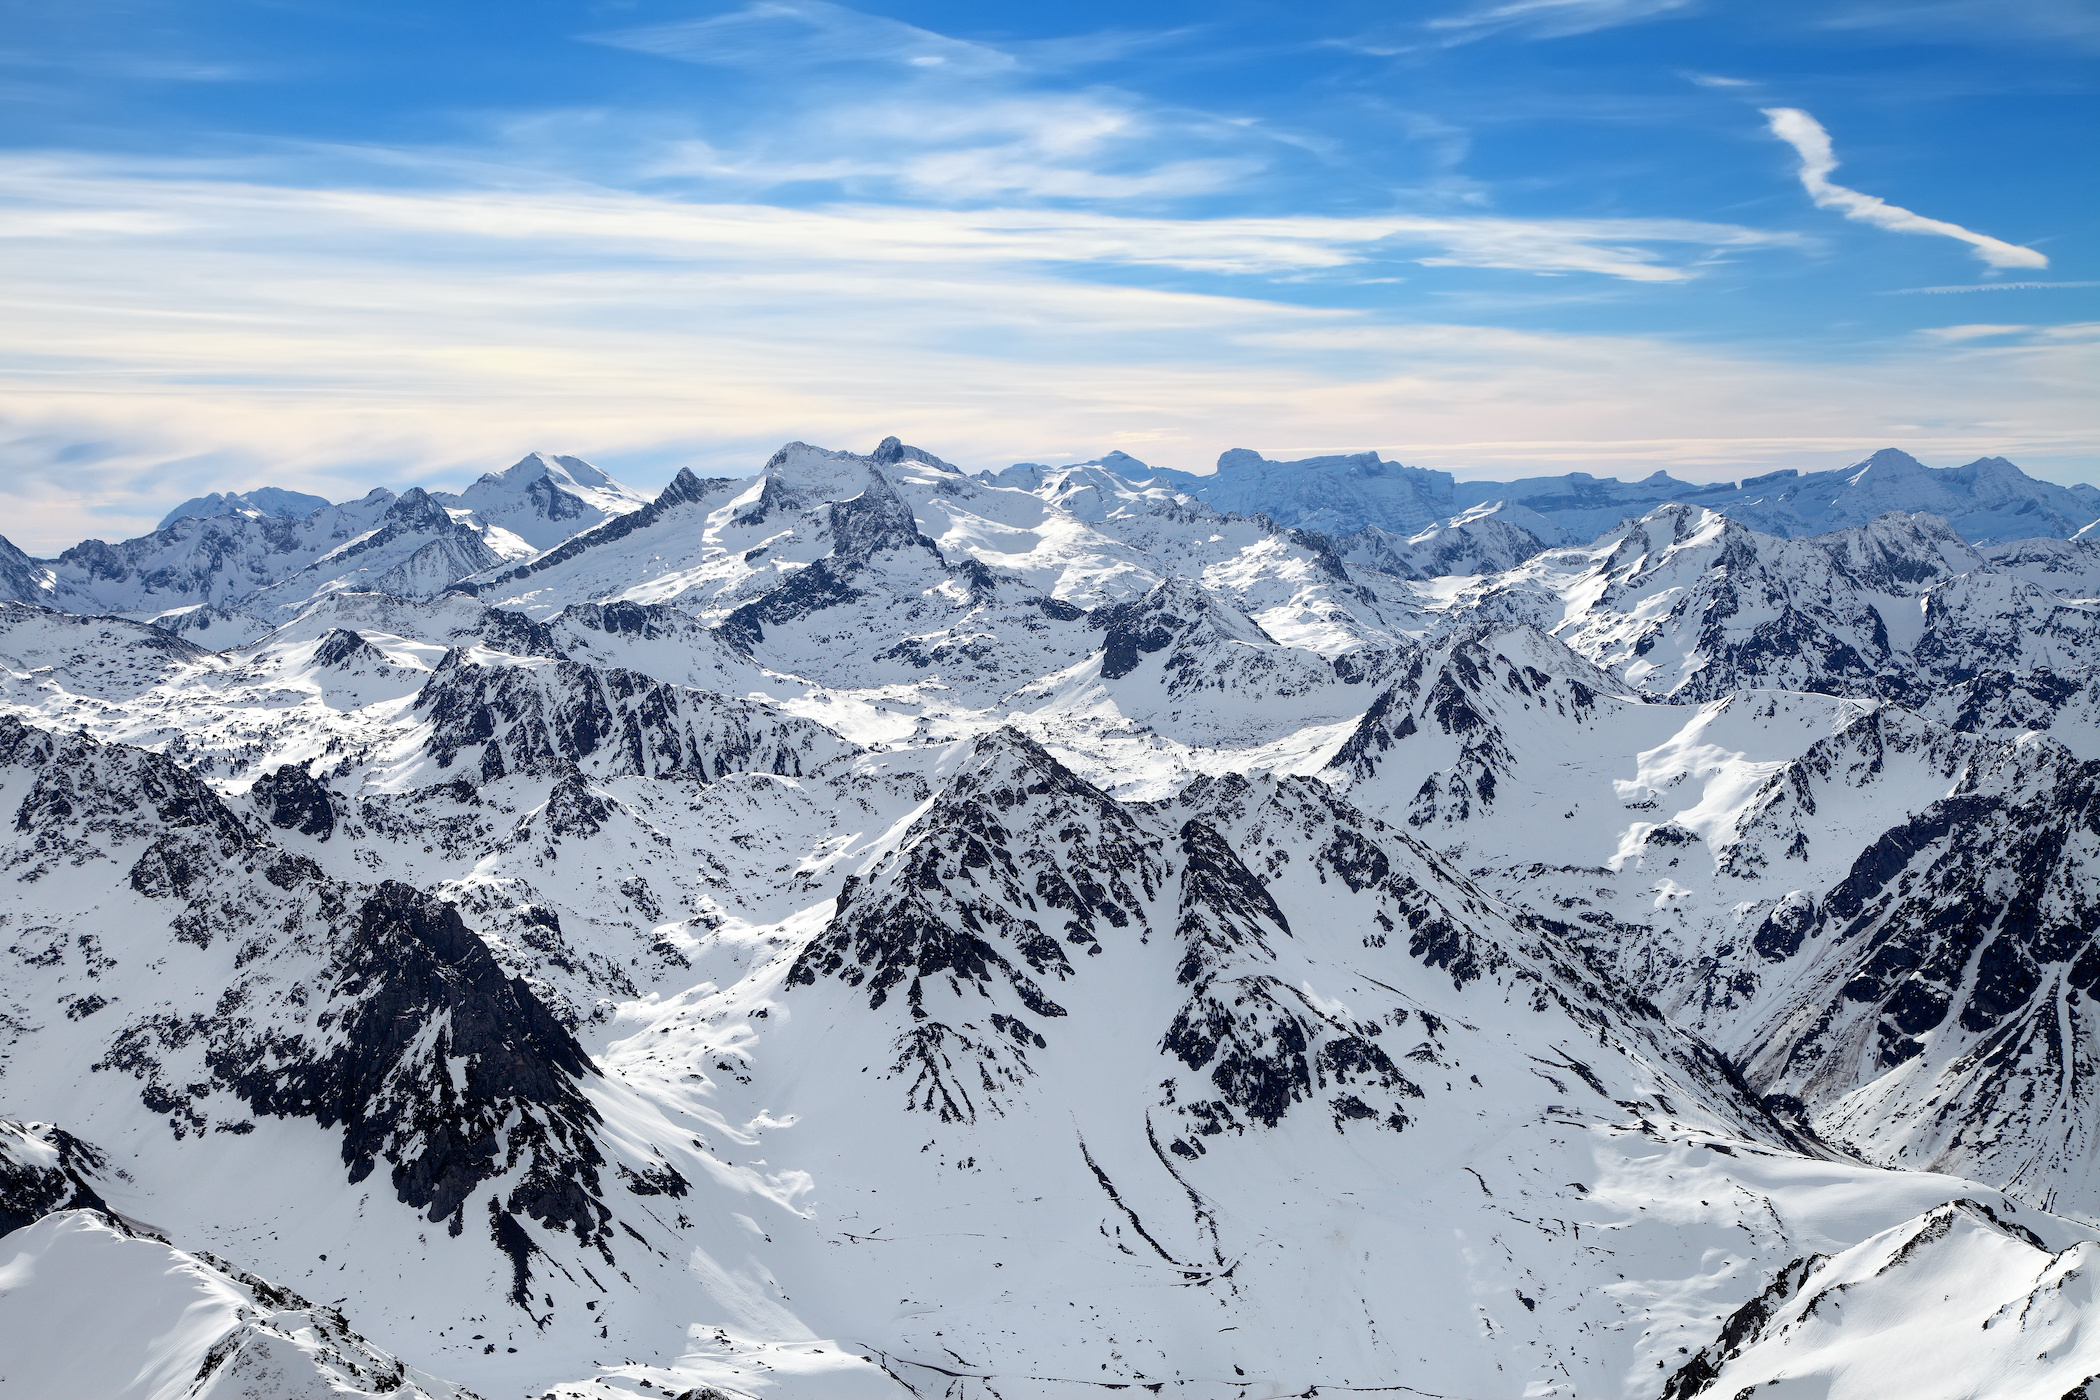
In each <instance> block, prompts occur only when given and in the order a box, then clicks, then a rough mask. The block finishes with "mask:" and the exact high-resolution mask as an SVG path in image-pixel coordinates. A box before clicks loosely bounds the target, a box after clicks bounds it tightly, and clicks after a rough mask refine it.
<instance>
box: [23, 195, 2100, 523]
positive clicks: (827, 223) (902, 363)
mask: <svg viewBox="0 0 2100 1400" xmlns="http://www.w3.org/2000/svg"><path fill="white" fill-rule="evenodd" d="M0 211H4V213H5V215H6V217H4V218H0V235H4V236H0V260H4V262H5V265H6V266H7V267H8V269H9V272H10V276H9V277H8V278H6V279H4V280H0V460H5V461H7V462H8V463H9V470H8V471H7V472H6V473H0V521H4V522H5V524H4V527H0V528H4V533H6V534H7V535H8V536H9V537H11V538H13V539H14V540H15V541H16V542H17V543H18V544H21V545H23V546H24V547H26V548H31V549H36V550H43V551H49V550H53V549H56V548H60V547H63V546H64V545H66V544H68V543H71V542H72V541H74V540H77V539H79V538H82V537H83V536H88V535H98V536H101V537H103V538H121V537H123V536H124V535H126V534H130V533H136V532H138V531H139V530H142V529H145V528H149V527H150V525H151V523H152V521H153V520H154V519H155V518H157V517H158V515H159V514H160V513H161V512H162V511H164V510H165V509H166V508H167V505H168V504H169V503H170V502H172V501H174V500H179V499H181V498H183V497H184V496H189V495H194V494H198V493H200V492H201V491H204V490H213V489H226V488H229V487H232V488H238V487H244V486H253V485H261V484H277V485H283V486H290V487H300V488H305V489H312V490H317V491H320V492H322V493H323V494H328V495H331V496H334V497H338V498H340V497H343V496H347V495H351V494H357V493H361V492H362V491H363V490H364V489H365V488H366V487H368V486H370V485H372V484H374V483H375V482H384V483H386V484H390V485H393V486H395V487H397V488H398V487H402V486H406V485H409V484H413V483H415V482H418V481H422V482H428V483H430V484H439V483H447V482H449V483H454V484H457V483H459V482H462V481H464V480H468V479H471V478H472V476H473V475H475V474H477V473H479V472H480V471H483V470H487V469H489V468H491V467H500V466H502V465H504V464H505V463H506V462H508V461H511V460H515V458H516V457H517V456H519V455H520V454H522V453H523V452H525V451H527V450H529V449H533V448H552V449H558V450H563V451H578V452H581V453H583V454H584V455H586V456H591V457H595V458H599V459H601V460H603V461H605V463H606V464H607V465H608V466H609V467H610V468H611V469H613V470H614V471H615V472H617V473H620V474H623V475H626V476H628V477H629V479H631V480H633V481H634V482H635V483H636V484H637V485H641V486H645V487H646V486H650V485H653V484H655V483H657V482H661V481H662V480H663V479H665V477H667V476H668V474H669V472H670V470H671V469H673V468H674V467H675V466H677V465H681V464H687V463H689V464H691V465H693V466H695V467H696V468H699V469H702V470H706V471H716V472H722V471H747V470H750V469H751V468H753V467H754V466H755V465H756V464H757V463H758V462H761V461H763V460H764V457H765V455H766V453H767V452H769V451H770V450H771V448H773V447H774V446H777V445H778V443H780V442H781V441H785V440H787V439H790V438H802V439H804V440H807V441H815V442H825V443H830V444H836V445H842V446H859V447H866V446H867V445H868V444H869V443H871V442H873V441H875V440H876V439H877V438H879V437H880V436H881V435H882V434H883V433H887V432H896V433H898V434H900V435H902V436H904V437H906V438H907V439H909V440H911V441H916V442H924V443H927V444H928V445H930V446H931V447H933V448H934V449H935V450H937V451H940V452H941V453H942V454H943V455H944V456H948V457H950V458H951V459H953V460H958V461H963V462H966V463H969V464H971V465H973V466H975V465H1003V464H1004V463H1005V462H1008V461H1016V460H1023V459H1029V458H1033V459H1036V460H1044V459H1046V458H1047V457H1049V456H1050V454H1054V453H1059V452H1077V453H1080V454H1082V455H1086V456H1092V455H1094V454H1095V453H1098V452H1100V451H1103V450H1106V449H1107V448H1109V447H1121V448H1123V449H1124V450H1126V451H1129V452H1132V453H1134V454H1135V455H1137V456H1139V457H1142V458H1145V459H1146V460H1148V461H1156V462H1158V463H1160V464H1162V465H1167V466H1175V467H1183V468H1195V469H1201V468H1203V467H1206V466H1208V464H1209V463H1210V462H1211V461H1212V460H1214V459H1215V456H1216V454H1217V453H1218V452H1219V451H1220V450H1221V449H1223V448H1225V447H1230V446H1236V445H1241V444H1246V445H1253V446H1264V447H1273V448H1277V449H1278V450H1282V449H1283V448H1286V447H1292V446H1298V445H1307V444H1310V445H1313V446H1318V445H1321V444H1328V445H1333V444H1338V443H1339V444H1345V445H1350V446H1352V447H1368V446H1378V447H1381V448H1384V449H1386V450H1388V451H1389V452H1392V453H1395V454H1398V455H1400V456H1401V457H1402V459H1403V460H1407V461H1414V462H1422V463H1424V464H1426V465H1436V466H1445V467H1450V468H1453V469H1461V470H1463V469H1473V470H1483V471H1485V470H1492V471H1498V472H1517V473H1519V474H1528V473H1530V472H1532V471H1537V470H1555V471H1565V470H1569V469H1571V468H1576V467H1580V468H1582V469H1584V470H1592V471H1597V472H1602V473H1613V472H1620V471H1624V470H1635V471H1637V472H1638V473H1639V474H1642V475H1645V474H1646V473H1647V472H1648V471H1651V470H1653V469H1654V468H1655V467H1657V466H1670V467H1672V468H1673V469H1682V468H1684V467H1686V466H1687V464H1697V463H1699V462H1712V463H1716V464H1722V465H1719V466H1717V467H1716V470H1723V469H1725V470H1740V471H1749V470H1751V469H1752V468H1756V467H1768V466H1784V465H1801V464H1803V462H1804V460H1805V459H1804V456H1803V454H1804V453H1819V454H1822V455H1821V456H1815V457H1811V458H1808V459H1806V460H1813V461H1822V460H1825V459H1826V458H1827V460H1828V461H1829V462H1831V463H1833V464H1835V463H1838V462H1842V461H1845V460H1850V457H1848V456H1847V454H1851V456H1857V455H1858V451H1859V450H1860V449H1861V448H1862V446H1864V447H1873V446H1879V445H1882V444H1883V443H1884V442H1898V443H1902V444H1904V445H1906V446H1908V447H1910V448H1912V449H1913V450H1915V451H1918V452H1920V453H1925V454H1928V455H1932V454H1937V455H1938V456H1939V457H1940V458H1946V457H1950V456H1954V455H1955V454H1957V453H1964V452H1965V453H1967V455H1969V456H1975V455H1981V454H1982V453H1983V452H1985V451H2004V452H2009V453H2013V454H2016V455H2018V456H2019V457H2020V459H2021V460H2022V461H2023V463H2026V462H2028V459H2029V458H2032V457H2035V456H2040V457H2041V458H2042V459H2043V460H2045V461H2046V460H2047V459H2048V458H2049V457H2050V456H2051V455H2057V456H2066V455H2075V453H2076V452H2078V451H2083V450H2089V444H2090V442H2091V440H2092V430H2093V425H2092V423H2091V421H2090V419H2091V415H2090V413H2089V412H2088V411H2087V410H2086V409H2085V404H2086V402H2087V396H2083V395H2080V394H2079V393H2077V392H2076V391H2075V390H2074V389H2071V388H2069V387H2067V386H2070V385H2075V384H2077V383H2080V382H2090V380H2091V379H2092V378H2094V377H2100V369H2096V367H2095V365H2094V363H2093V362H2094V357H2095V355H2096V354H2100V347H2096V346H2094V345H2093V344H2092V343H2091V342H2090V341H2079V342H2075V343H2073V342H2068V341H2066V342H2062V343H2055V342H2051V343H2049V344H2043V343H2040V340H2039V338H2031V339H2030V342H2028V343H2022V344H2019V345H1997V344H1975V345H1956V346H1953V347H1948V348H1934V349H1930V350H1928V349H1925V348H1919V349H1916V350H1915V351H1914V352H1910V353H1912V354H1913V356H1914V358H1912V359H1909V360H1902V361H1900V362H1897V361H1892V362H1891V363H1890V364H1887V365H1882V366H1878V367H1877V366H1867V367H1859V366H1851V367H1847V368H1846V369H1845V370H1844V371H1843V372H1835V371H1833V370H1831V369H1830V368H1828V367H1823V366H1815V365H1806V366H1804V365H1788V364H1782V363H1776V362H1770V361H1760V360H1756V359H1753V358H1748V357H1744V356H1739V355H1729V354H1725V353H1722V352H1718V351H1714V350H1710V349H1701V348H1698V347H1696V346H1690V345H1685V344H1680V343H1673V342H1670V341H1667V340H1664V339H1658V338H1643V337H1638V336H1601V335H1542V334H1525V333H1518V332H1512V331H1505V330H1494V329H1489V328H1483V327H1475V326H1464V325H1449V324H1399V323H1396V322H1395V321H1394V320H1393V319H1392V316H1391V314H1387V315H1385V316H1381V315H1378V314H1374V313H1371V312H1367V311H1362V310H1357V311H1341V310H1333V309H1321V308H1311V307H1303V306H1292V305H1286V304H1282V303H1279V302H1276V301H1271V300H1265V299H1262V298H1261V297H1260V296H1259V295H1237V296H1235V295H1223V294H1209V295H1202V294H1195V293H1190V292H1186V291H1175V292H1169V291H1161V290H1157V289H1151V288H1146V287H1142V286H1132V285H1127V283H1128V282H1129V281H1130V280H1132V279H1131V278H1129V277H1128V276H1124V277H1119V278H1101V279H1098V280H1097V279H1095V278H1094V276H1093V272H1094V269H1095V268H1096V267H1097V266H1098V265H1108V266H1121V267H1125V268H1132V267H1140V268H1141V267H1167V268H1174V269H1182V270H1188V271H1194V272H1204V271H1224V272H1231V273H1238V274H1246V275H1250V276H1261V275H1282V274H1295V273H1301V272H1309V273H1319V272H1331V273H1333V274H1335V275H1340V276H1351V275H1355V274H1354V272H1353V269H1356V268H1358V267H1359V266H1361V264H1362V263H1363V262H1364V261H1365V260H1367V259H1370V258H1373V257H1385V258H1394V257H1400V256H1405V257H1408V258H1411V259H1413V260H1415V261H1418V262H1435V261H1457V262H1463V263H1464V264H1465V265H1467V266H1471V267H1505V266H1506V267H1511V268H1514V269H1517V270H1520V271H1527V272H1528V271H1537V270H1556V271H1563V272H1581V271H1591V272H1594V273H1596V274H1598V275H1600V276H1602V277H1606V278H1612V279H1618V280H1621V281H1624V280H1626V279H1629V278H1631V279H1638V278H1641V277H1649V278H1653V277H1655V276H1657V275H1663V276H1671V275H1682V273H1683V271H1684V269H1681V268H1677V267H1675V266H1673V265H1671V264H1669V263H1662V262H1656V261H1654V260H1653V255H1652V254H1651V253H1647V252H1644V251H1643V248H1642V246H1641V245H1639V244H1638V243H1637V242H1635V240H1640V239H1671V238H1681V239H1688V240H1690V243H1689V246H1690V247H1692V249H1693V250H1694V252H1695V253H1696V255H1697V256H1700V257H1705V256H1710V255H1712V254H1713V253H1714V252H1715V251H1724V252H1725V251H1727V250H1728V249H1730V248H1731V247H1734V246H1736V244H1737V243H1738V242H1740V243H1742V244H1744V245H1746V246H1761V245H1762V243H1763V242H1764V241H1766V240H1767V239H1768V236H1767V235H1762V234H1758V233H1756V232H1755V231H1751V230H1732V229H1730V228H1729V227H1728V226H1725V225H1719V226H1717V225H1698V224H1682V225H1668V224H1664V225H1657V224H1651V223H1642V222H1610V223H1594V222H1588V221H1581V220H1567V221H1547V222H1542V223H1527V222H1525V221H1520V220H1492V219H1472V220H1469V219H1420V218H1412V217H1409V218H1383V219H1339V220H1337V219H1319V218H1295V219H1227V220H1186V221H1176V220H1165V219H1136V218H1117V217H1112V216H1109V215H1103V214H1088V213H1075V212H1071V211H1060V212H1049V213H1046V212H1042V211H1016V210H993V211H981V212H977V213H972V214H968V215H957V214H953V213H950V212H945V211H929V210H908V209H896V208H862V207H839V208H830V209H821V210H785V209H778V208H770V207H764V206H757V205H691V204H684V203H680V202H678V201H674V200H666V199H659V198H651V197H646V196H640V195H627V194H618V193H613V192H608V191H604V190H594V189H581V188H573V187H570V188H558V189H556V188H549V189H540V190H536V191H517V190H508V191H501V192H490V191H485V190H478V189H476V190H459V189H454V190H449V191H442V192H431V191H425V192H420V193H400V192H392V193H376V192H371V191H359V190H342V189H335V190H327V189H304V188H294V187H289V186H282V185H276V184H268V183H262V182H259V181H253V180H251V181H248V182H237V181H232V180H226V179H218V180H208V179H198V178H194V177H193V178H187V179H170V178H154V177H150V176H147V175H143V174H141V173H139V172H138V171H137V170H129V169H124V170H120V169H115V168H111V167H107V166H103V167H92V168H90V167H86V166H84V165H83V164H82V163H81V162H77V161H57V160H46V161H43V162H33V161H20V160H18V161H15V162H12V163H0ZM1661 246H1666V247H1667V246H1671V245H1669V244H1667V243H1666V244H1663V245H1661ZM1914 344H1915V342H1914ZM1957 360H1958V363H1957ZM1950 366H1952V368H1949V367H1950ZM1985 419H1989V420H1994V421H1995V420H2006V421H2008V422H2014V421H2016V422H2017V423H2018V427H2017V428H2016V429H2015V428H2009V427H2001V426H1994V425H1992V424H1990V423H1985V422H1984V420H1985ZM1774 422H1784V423H1785V424H1786V425H1787V427H1786V428H1785V430H1784V431H1783V432H1781V433H1779V434H1776V435H1775V433H1774V430H1773V428H1772V426H1771V425H1772V424H1773V423H1774ZM1906 425H1907V426H1906ZM1958 459H1959V458H1957V460H1958Z"/></svg>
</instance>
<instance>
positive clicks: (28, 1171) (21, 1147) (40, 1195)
mask: <svg viewBox="0 0 2100 1400" xmlns="http://www.w3.org/2000/svg"><path fill="white" fill-rule="evenodd" d="M107 1165H108V1163H107V1161H106V1160H105V1159H104V1157H103V1155H102V1154H101V1153H100V1152H97V1151H96V1150H95V1149H94V1148H92V1147H90V1146H88V1145H87V1144H86V1143H84V1142H82V1141H81V1140H80V1139H79V1138H77V1137H74V1136H73V1135H72V1134H71V1133H69V1132H67V1131H66V1130H65V1129H63V1128H57V1127H53V1126H52V1125H51V1124H49V1123H19V1122H16V1121H15V1120H13V1119H10V1118H0V1235H5V1234H7V1233H8V1232H9V1231H11V1230H19V1229H21V1228H22V1227H23V1226H24V1225H30V1224H34V1223H35V1222H36V1221H38V1220H41V1219H42V1218H43V1217H44V1216H46V1215H49V1214H50V1213H51V1212H52V1211H54V1210H99V1211H102V1212H103V1213H104V1214H107V1213H108V1211H109V1207H108V1206H107V1205H106V1204H104V1203H103V1200H102V1197H101V1196H100V1195H98V1194H96V1191H95V1187H94V1184H93V1183H94V1178H95V1177H96V1176H98V1175H99V1174H100V1173H101V1172H102V1171H103V1170H104V1169H105V1167H106V1166H107Z"/></svg>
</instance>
